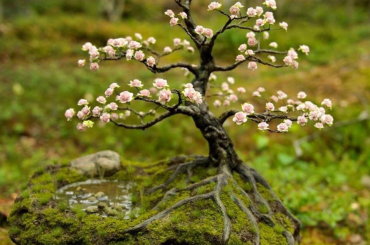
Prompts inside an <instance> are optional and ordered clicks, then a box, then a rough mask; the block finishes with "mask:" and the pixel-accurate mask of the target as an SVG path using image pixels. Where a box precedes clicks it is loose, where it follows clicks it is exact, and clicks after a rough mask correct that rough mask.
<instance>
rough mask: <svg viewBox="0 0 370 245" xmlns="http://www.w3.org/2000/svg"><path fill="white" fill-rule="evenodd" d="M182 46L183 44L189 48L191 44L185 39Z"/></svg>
mask: <svg viewBox="0 0 370 245" xmlns="http://www.w3.org/2000/svg"><path fill="white" fill-rule="evenodd" d="M182 44H183V45H184V46H185V47H187V46H189V45H190V42H189V41H188V40H186V39H184V41H183V42H182Z"/></svg>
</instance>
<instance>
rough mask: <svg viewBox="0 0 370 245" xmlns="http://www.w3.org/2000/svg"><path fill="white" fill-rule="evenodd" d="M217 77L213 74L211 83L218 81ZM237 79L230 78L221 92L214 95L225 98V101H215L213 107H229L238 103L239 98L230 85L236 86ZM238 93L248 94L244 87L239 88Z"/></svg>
mask: <svg viewBox="0 0 370 245" xmlns="http://www.w3.org/2000/svg"><path fill="white" fill-rule="evenodd" d="M216 79H217V77H216V75H214V74H211V77H210V81H216ZM234 83H235V79H234V78H233V77H228V78H227V81H226V82H223V83H222V84H221V91H219V92H217V93H216V94H214V96H218V97H225V100H224V101H223V102H221V101H220V100H215V101H214V102H213V105H214V106H215V107H221V106H222V105H223V106H225V107H228V106H230V105H231V103H234V102H237V101H238V100H239V98H238V96H237V95H236V94H235V93H234V91H233V90H232V89H230V84H234ZM237 92H238V93H239V94H243V93H245V92H246V89H245V88H243V87H239V88H237Z"/></svg>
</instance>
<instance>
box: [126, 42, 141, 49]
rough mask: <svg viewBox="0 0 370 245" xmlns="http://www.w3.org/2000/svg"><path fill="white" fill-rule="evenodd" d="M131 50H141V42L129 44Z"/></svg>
mask: <svg viewBox="0 0 370 245" xmlns="http://www.w3.org/2000/svg"><path fill="white" fill-rule="evenodd" d="M128 46H129V48H131V49H138V48H141V44H140V43H139V42H136V41H131V42H130V43H129V44H128Z"/></svg>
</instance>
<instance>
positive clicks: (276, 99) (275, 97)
mask: <svg viewBox="0 0 370 245" xmlns="http://www.w3.org/2000/svg"><path fill="white" fill-rule="evenodd" d="M271 99H272V100H273V101H275V102H278V101H279V98H278V97H277V96H276V95H273V96H271Z"/></svg>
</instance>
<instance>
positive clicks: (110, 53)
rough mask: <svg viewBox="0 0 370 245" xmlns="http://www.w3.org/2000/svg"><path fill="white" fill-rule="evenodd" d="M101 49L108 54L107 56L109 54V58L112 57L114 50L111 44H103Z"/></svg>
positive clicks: (114, 53)
mask: <svg viewBox="0 0 370 245" xmlns="http://www.w3.org/2000/svg"><path fill="white" fill-rule="evenodd" d="M103 50H104V52H105V53H106V54H108V56H109V57H110V58H113V57H114V56H115V55H116V51H115V50H114V48H112V46H105V47H104V48H103Z"/></svg>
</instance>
